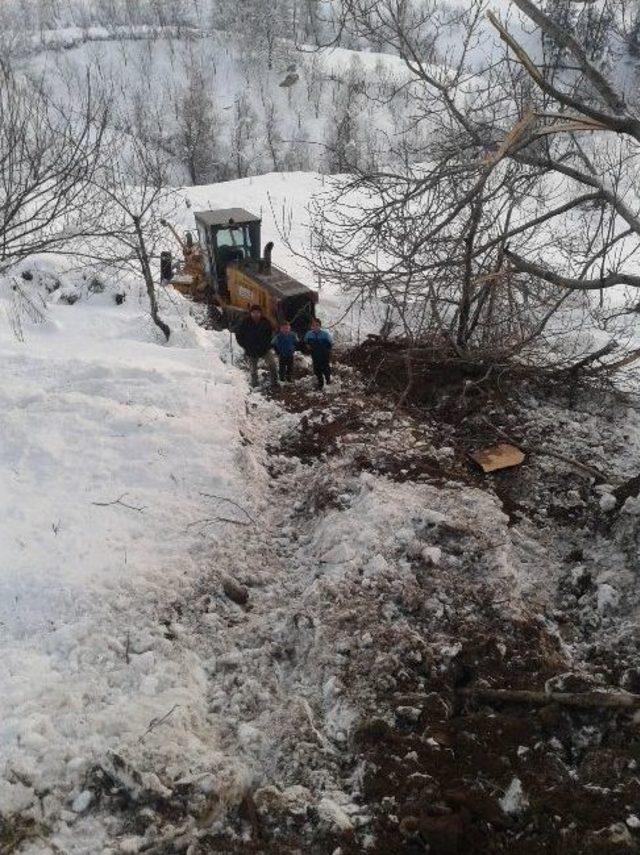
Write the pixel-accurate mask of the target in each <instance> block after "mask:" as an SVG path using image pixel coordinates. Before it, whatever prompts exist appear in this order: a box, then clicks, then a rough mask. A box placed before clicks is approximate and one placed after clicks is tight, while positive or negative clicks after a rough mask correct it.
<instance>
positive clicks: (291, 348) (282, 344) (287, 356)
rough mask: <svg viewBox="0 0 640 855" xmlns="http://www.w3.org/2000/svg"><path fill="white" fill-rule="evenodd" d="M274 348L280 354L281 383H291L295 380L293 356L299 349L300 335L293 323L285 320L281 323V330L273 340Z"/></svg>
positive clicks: (279, 372)
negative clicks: (296, 332) (295, 331)
mask: <svg viewBox="0 0 640 855" xmlns="http://www.w3.org/2000/svg"><path fill="white" fill-rule="evenodd" d="M271 344H272V345H273V349H274V350H275V352H276V353H277V354H278V376H279V377H280V382H281V383H291V381H292V380H293V356H294V354H295V352H296V350H297V349H298V345H299V341H298V336H297V335H296V334H295V333H294V332H293V330H292V329H291V324H290V323H288V322H287V321H285V322H284V323H282V324H280V331H279V332H277V333H276V334H275V335H274V337H273V339H272V340H271Z"/></svg>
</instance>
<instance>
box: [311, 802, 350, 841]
mask: <svg viewBox="0 0 640 855" xmlns="http://www.w3.org/2000/svg"><path fill="white" fill-rule="evenodd" d="M318 816H319V818H320V822H321V823H322V824H323V825H325V826H327V827H328V828H329V829H331V830H332V831H342V832H345V831H351V830H352V828H353V823H352V822H351V820H350V818H349V816H348V815H347V813H346V812H345V811H344V810H343V808H341V807H340V805H339V804H337V803H336V802H334V801H333V799H330V798H328V797H327V796H325V798H323V799H322V800H321V801H320V803H319V805H318Z"/></svg>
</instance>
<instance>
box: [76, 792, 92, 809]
mask: <svg viewBox="0 0 640 855" xmlns="http://www.w3.org/2000/svg"><path fill="white" fill-rule="evenodd" d="M92 801H93V793H92V792H91V790H83V791H82V792H81V793H80V794H79V795H77V796H76V797H75V799H74V800H73V804H72V805H71V810H72V811H73V812H74V813H84V812H85V811H86V810H87V808H88V807H89V806H90V805H91V802H92Z"/></svg>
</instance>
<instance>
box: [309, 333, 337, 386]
mask: <svg viewBox="0 0 640 855" xmlns="http://www.w3.org/2000/svg"><path fill="white" fill-rule="evenodd" d="M304 343H305V345H306V346H307V347H308V349H309V351H310V353H311V362H312V363H313V371H314V374H315V375H316V377H317V379H318V389H323V388H324V384H325V382H326V383H331V348H332V347H333V341H332V339H331V335H330V334H329V333H328V332H327V331H326V330H323V329H322V324H321V322H320V321H319V320H318V318H314V319H313V320H312V321H311V329H310V330H309V332H308V333H307V334H306V335H305V337H304Z"/></svg>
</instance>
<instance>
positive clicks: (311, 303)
mask: <svg viewBox="0 0 640 855" xmlns="http://www.w3.org/2000/svg"><path fill="white" fill-rule="evenodd" d="M195 220H196V228H197V230H198V242H197V243H195V242H194V241H193V238H192V237H191V235H190V234H189V233H187V236H186V239H184V240H183V239H182V238H181V237H180V235H179V234H178V233H177V231H176V230H175V229H174V228H173V227H172V226H170V225H169V224H168V223H167V222H166V221H164V220H163V224H164V225H166V226H167V227H168V228H169V229H170V230H171V231H172V233H173V234H174V236H175V237H176V239H177V240H178V242H179V243H180V246H181V249H182V254H183V262H182V264H181V265H179V266H178V268H177V270H174V266H173V260H172V258H171V253H168V252H164V253H162V255H161V276H162V281H163V283H164V284H167V285H173V286H174V288H176V289H177V290H178V291H180V292H181V293H183V294H186V295H188V296H190V297H191V298H192V299H194V300H198V301H201V302H207V303H208V305H209V311H210V316H211V320H212V322H213V323H214V326H216V327H217V328H221V329H224V328H227V327H229V328H233V327H234V326H235V324H236V323H237V321H238V319H239V318H240V317H242V316H244V315H245V314H246V312H247V311H248V310H249V308H250V307H251V306H252V305H258V306H260V308H261V309H262V311H263V313H264V315H265V316H266V317H267V318H269V320H270V321H271V323H272V324H274V326H277V325H278V324H281V323H282V322H283V321H289V323H290V324H291V326H292V327H293V329H294V330H295V331H296V332H297V333H298V334H299V335H304V333H305V332H306V331H307V330H308V329H309V325H310V323H311V319H312V318H313V317H314V315H315V305H316V303H317V302H318V294H317V292H316V291H312V290H311V289H310V288H307V286H306V285H303V284H302V283H301V282H298V281H297V280H296V279H293V278H292V277H291V276H289V275H288V274H287V273H285V272H284V271H283V270H280V269H279V268H277V267H275V266H274V265H273V264H272V263H271V254H272V251H273V243H271V242H269V243H268V244H267V245H266V246H265V248H264V254H262V250H261V225H262V221H261V219H260V217H256V216H254V215H253V214H250V213H249V212H248V211H245V210H244V209H242V208H222V209H218V210H215V211H199V212H197V213H196V214H195Z"/></svg>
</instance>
